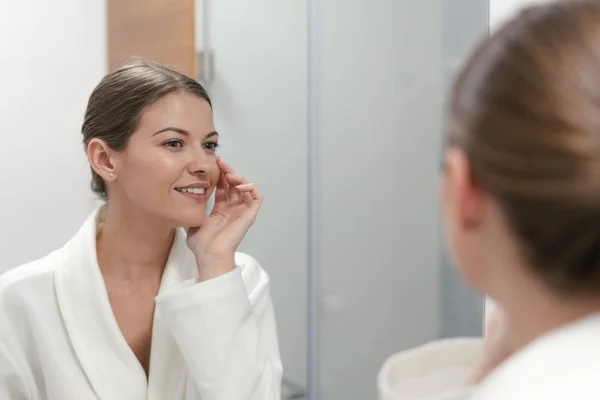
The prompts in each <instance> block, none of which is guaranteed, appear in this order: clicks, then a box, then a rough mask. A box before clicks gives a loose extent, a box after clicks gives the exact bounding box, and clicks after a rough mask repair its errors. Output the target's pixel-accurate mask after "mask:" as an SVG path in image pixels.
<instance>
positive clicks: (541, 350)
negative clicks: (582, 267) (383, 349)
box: [377, 314, 600, 400]
mask: <svg viewBox="0 0 600 400" xmlns="http://www.w3.org/2000/svg"><path fill="white" fill-rule="evenodd" d="M481 345H482V343H481V340H479V339H450V340H443V341H438V342H433V343H430V344H427V345H425V346H423V347H419V348H416V349H412V350H408V351H406V352H402V353H399V354H396V355H393V356H392V357H390V358H389V359H388V360H387V361H386V362H385V364H384V366H383V367H382V369H381V371H380V373H379V376H378V382H377V383H378V389H379V399H380V400H417V399H418V400H464V399H470V400H508V399H510V400H538V399H540V400H542V399H543V400H588V399H589V400H592V399H595V400H597V399H600V314H596V315H592V316H590V317H587V318H584V319H581V320H579V321H576V322H574V323H572V324H569V325H567V326H564V327H561V328H559V329H556V330H554V331H552V332H550V333H548V334H546V335H544V336H543V337H541V338H539V339H537V340H535V341H534V342H533V343H531V344H530V345H528V346H527V347H525V348H524V349H523V350H521V351H519V352H518V353H516V354H515V355H514V356H512V357H510V358H509V359H508V360H506V361H505V362H504V363H503V364H502V365H500V366H499V367H498V368H497V369H496V370H495V371H493V372H492V373H491V374H490V375H489V376H488V377H487V378H486V379H485V380H484V381H483V382H482V383H481V384H480V385H478V386H477V387H468V386H466V385H465V381H466V379H467V376H468V374H469V372H470V370H471V368H472V366H473V365H474V364H475V360H476V359H477V357H478V356H479V354H480V351H481V348H482V346H481Z"/></svg>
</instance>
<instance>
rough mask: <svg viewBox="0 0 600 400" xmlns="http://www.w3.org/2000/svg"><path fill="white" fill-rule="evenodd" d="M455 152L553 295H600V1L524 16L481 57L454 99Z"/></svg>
mask: <svg viewBox="0 0 600 400" xmlns="http://www.w3.org/2000/svg"><path fill="white" fill-rule="evenodd" d="M450 120H451V126H450V132H449V136H448V140H449V145H450V146H458V147H461V148H462V149H463V151H464V152H465V154H466V156H467V158H468V160H469V162H470V166H471V170H472V174H473V176H472V178H473V180H474V182H475V183H476V184H478V185H479V186H481V187H482V188H484V189H485V190H486V191H488V192H489V193H491V194H492V195H493V196H494V197H495V198H496V199H497V200H498V201H499V203H500V205H501V207H502V211H503V212H504V214H505V216H506V219H507V221H508V224H509V227H510V228H511V230H512V231H513V233H514V235H515V237H516V238H517V242H518V243H519V245H520V250H521V251H522V254H523V257H524V259H525V261H526V262H527V264H528V265H529V266H530V267H531V268H532V269H533V272H534V273H535V274H536V275H537V276H538V277H539V278H541V279H542V280H543V281H544V282H545V283H546V285H547V286H549V287H550V288H551V289H552V290H554V291H555V292H556V293H561V294H576V293H583V292H588V293H589V292H596V291H598V290H599V289H600V2H599V1H597V0H596V1H594V0H589V1H585V0H575V1H568V0H567V1H561V2H555V3H551V4H546V5H541V6H534V7H531V8H529V9H526V10H524V11H523V12H522V13H521V14H520V15H519V16H518V17H517V18H515V19H514V20H512V21H511V22H510V23H508V24H507V25H505V26H504V27H503V28H502V29H501V30H500V31H498V32H497V33H496V34H495V35H493V36H492V37H491V38H489V39H488V40H486V41H485V42H484V43H482V44H481V45H480V47H479V48H478V49H477V50H476V52H475V53H474V55H473V57H472V58H471V60H470V61H469V63H468V64H467V65H466V66H465V68H464V69H463V71H462V73H461V75H460V76H459V78H458V80H457V82H456V84H455V87H454V91H453V94H452V98H451V106H450Z"/></svg>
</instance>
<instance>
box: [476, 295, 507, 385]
mask: <svg viewBox="0 0 600 400" xmlns="http://www.w3.org/2000/svg"><path fill="white" fill-rule="evenodd" d="M509 333H510V332H509V327H508V319H507V318H506V314H505V313H504V311H502V309H500V308H499V307H498V306H497V305H496V308H495V309H494V311H493V312H492V315H490V317H489V318H488V320H487V322H486V327H485V338H484V342H483V351H482V353H481V357H480V358H479V361H478V362H477V364H476V365H475V368H474V369H473V371H472V372H471V376H470V378H469V384H473V385H475V384H478V383H480V382H481V381H483V380H484V379H485V378H486V377H487V376H488V375H489V374H490V373H491V372H492V371H493V370H494V369H495V368H496V367H498V366H499V365H500V364H502V363H503V362H504V360H506V359H507V358H508V357H510V356H511V355H512V354H513V352H514V348H513V346H512V345H511V343H510V338H509Z"/></svg>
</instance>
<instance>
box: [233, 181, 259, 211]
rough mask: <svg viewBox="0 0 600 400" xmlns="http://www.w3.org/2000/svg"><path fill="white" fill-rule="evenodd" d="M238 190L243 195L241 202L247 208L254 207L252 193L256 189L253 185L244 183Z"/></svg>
mask: <svg viewBox="0 0 600 400" xmlns="http://www.w3.org/2000/svg"><path fill="white" fill-rule="evenodd" d="M237 189H238V190H239V191H240V193H241V201H242V202H243V203H244V204H245V205H246V206H247V207H252V195H251V194H250V192H251V191H252V190H254V189H255V187H254V184H253V183H244V184H242V185H238V186H237Z"/></svg>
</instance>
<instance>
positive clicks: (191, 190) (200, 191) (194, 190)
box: [177, 188, 205, 194]
mask: <svg viewBox="0 0 600 400" xmlns="http://www.w3.org/2000/svg"><path fill="white" fill-rule="evenodd" d="M177 190H179V191H180V192H184V193H192V194H204V191H205V189H204V188H181V189H177Z"/></svg>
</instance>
